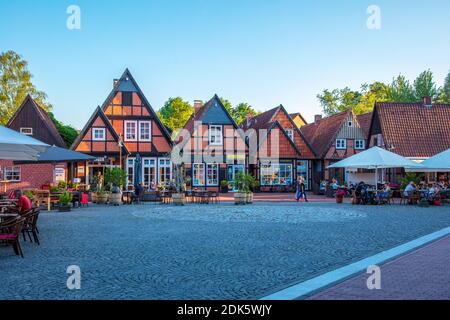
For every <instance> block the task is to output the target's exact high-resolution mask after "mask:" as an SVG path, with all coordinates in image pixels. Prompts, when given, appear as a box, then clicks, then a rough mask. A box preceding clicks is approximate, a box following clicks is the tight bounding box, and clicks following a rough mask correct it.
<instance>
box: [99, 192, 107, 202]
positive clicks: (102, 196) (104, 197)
mask: <svg viewBox="0 0 450 320" xmlns="http://www.w3.org/2000/svg"><path fill="white" fill-rule="evenodd" d="M108 198H109V195H108V194H107V193H100V194H98V193H97V203H98V204H105V203H107V202H108Z"/></svg>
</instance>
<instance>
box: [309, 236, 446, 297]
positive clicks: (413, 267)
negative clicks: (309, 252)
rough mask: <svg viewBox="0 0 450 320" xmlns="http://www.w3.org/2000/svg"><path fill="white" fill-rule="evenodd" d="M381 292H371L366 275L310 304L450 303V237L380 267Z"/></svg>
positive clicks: (322, 294)
mask: <svg viewBox="0 0 450 320" xmlns="http://www.w3.org/2000/svg"><path fill="white" fill-rule="evenodd" d="M380 270H381V273H380V274H381V278H380V279H381V288H380V289H379V290H375V289H373V290H369V289H367V284H366V283H367V278H368V277H369V276H370V275H368V274H366V273H363V274H360V275H358V276H355V277H353V278H351V279H349V280H346V281H344V282H342V283H340V284H338V285H335V286H333V287H331V288H329V289H325V290H323V291H321V292H320V293H318V294H316V295H313V296H312V297H310V298H309V300H343V299H344V300H444V299H445V300H450V236H448V237H445V238H442V239H440V240H437V241H435V242H433V243H431V244H429V245H426V246H424V247H422V248H420V249H418V250H415V251H413V252H411V253H409V254H407V255H404V256H401V257H399V258H397V259H394V260H392V261H391V262H387V263H385V264H383V265H381V266H380Z"/></svg>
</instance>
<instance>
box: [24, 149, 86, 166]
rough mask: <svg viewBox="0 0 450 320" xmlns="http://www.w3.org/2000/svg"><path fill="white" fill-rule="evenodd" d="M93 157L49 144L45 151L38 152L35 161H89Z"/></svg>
mask: <svg viewBox="0 0 450 320" xmlns="http://www.w3.org/2000/svg"><path fill="white" fill-rule="evenodd" d="M94 159H95V157H92V156H89V155H87V154H84V153H81V152H76V151H72V150H69V149H65V148H60V147H57V146H51V147H50V148H48V149H47V150H46V151H45V152H43V153H41V154H39V156H38V159H37V162H41V163H51V162H71V161H89V160H94ZM18 162H34V161H18Z"/></svg>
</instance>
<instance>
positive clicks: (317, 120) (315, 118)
mask: <svg viewBox="0 0 450 320" xmlns="http://www.w3.org/2000/svg"><path fill="white" fill-rule="evenodd" d="M320 120H322V115H321V114H316V115H315V116H314V123H317V122H319V121H320Z"/></svg>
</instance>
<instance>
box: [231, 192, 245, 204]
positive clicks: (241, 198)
mask: <svg viewBox="0 0 450 320" xmlns="http://www.w3.org/2000/svg"><path fill="white" fill-rule="evenodd" d="M246 203H247V194H246V193H244V192H236V193H235V194H234V204H236V205H243V204H246Z"/></svg>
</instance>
